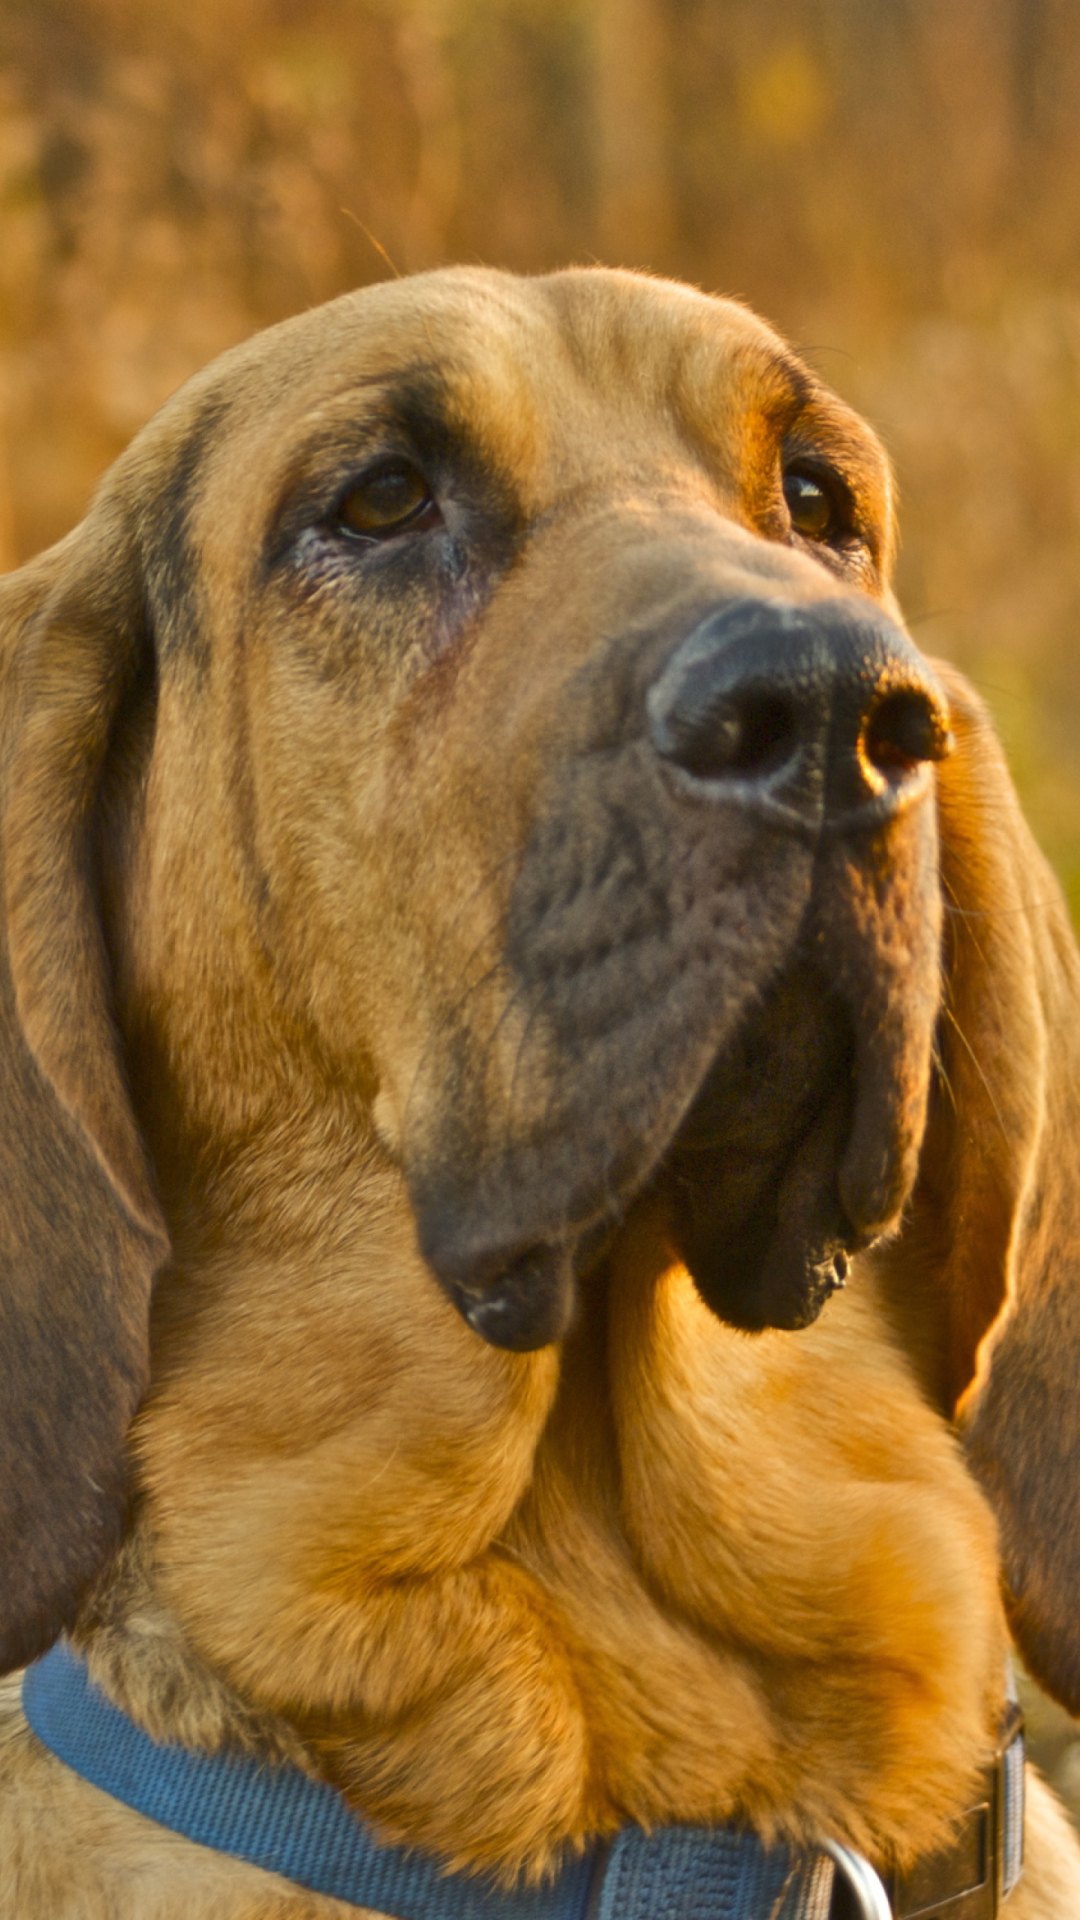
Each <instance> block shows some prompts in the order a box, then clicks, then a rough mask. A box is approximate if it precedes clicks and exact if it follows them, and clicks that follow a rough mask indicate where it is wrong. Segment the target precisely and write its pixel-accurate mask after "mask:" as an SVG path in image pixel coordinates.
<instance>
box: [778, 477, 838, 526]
mask: <svg viewBox="0 0 1080 1920" xmlns="http://www.w3.org/2000/svg"><path fill="white" fill-rule="evenodd" d="M784 499H785V500H786V502H787V510H788V513H789V514H790V515H791V524H792V527H793V528H794V530H795V532H796V533H801V534H802V535H803V537H804V538H805V539H807V540H825V539H827V537H828V535H829V534H830V533H831V532H832V531H833V523H834V521H835V519H836V508H835V503H834V502H833V500H832V498H831V497H830V495H829V494H828V492H827V491H826V489H825V487H824V486H823V485H822V483H821V481H820V480H815V478H814V476H813V474H810V473H798V472H794V473H785V475H784Z"/></svg>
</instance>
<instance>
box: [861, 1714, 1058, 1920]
mask: <svg viewBox="0 0 1080 1920" xmlns="http://www.w3.org/2000/svg"><path fill="white" fill-rule="evenodd" d="M1023 1857H1024V1720H1023V1715H1022V1714H1021V1712H1020V1709H1019V1707H1018V1706H1017V1705H1015V1703H1013V1702H1010V1703H1009V1705H1008V1706H1007V1708H1006V1710H1005V1719H1004V1721H1003V1724H1002V1730H1001V1738H1000V1742H999V1745H998V1750H997V1753H996V1754H995V1756H994V1758H993V1760H992V1761H991V1762H990V1764H989V1766H988V1767H987V1768H986V1772H985V1774H984V1776H983V1792H982V1794H981V1795H980V1797H979V1799H978V1801H977V1802H976V1804H975V1805H974V1806H973V1807H971V1808H969V1810H968V1811H967V1813H965V1814H964V1815H963V1816H962V1817H961V1819H960V1820H959V1821H958V1822H957V1827H956V1832H955V1835H954V1837H953V1840H952V1843H951V1845H949V1846H947V1847H943V1848H941V1850H940V1851H939V1852H937V1853H931V1854H927V1855H926V1856H925V1857H924V1858H923V1859H921V1860H918V1861H916V1863H915V1865H914V1867H912V1868H911V1869H910V1871H909V1872H908V1873H905V1874H897V1873H893V1874H889V1873H883V1874H882V1879H883V1881H884V1883H885V1888H886V1891H887V1893H888V1896H889V1900H890V1903H891V1905H892V1910H893V1915H894V1920H997V1916H998V1915H999V1913H1000V1912H1001V1909H1002V1906H1003V1903H1004V1901H1005V1900H1006V1898H1007V1897H1008V1895H1009V1894H1010V1893H1011V1892H1012V1890H1013V1888H1014V1886H1015V1885H1016V1882H1017V1880H1018V1879H1019V1878H1020V1869H1021V1866H1022V1865H1023ZM830 1920H861V1916H860V1913H859V1907H858V1903H857V1899H856V1896H855V1895H853V1893H852V1892H851V1890H850V1888H849V1887H848V1886H847V1885H846V1884H845V1883H844V1882H843V1881H842V1880H841V1878H840V1876H839V1875H838V1876H837V1883H836V1889H835V1892H834V1894H833V1901H832V1908H831V1912H830Z"/></svg>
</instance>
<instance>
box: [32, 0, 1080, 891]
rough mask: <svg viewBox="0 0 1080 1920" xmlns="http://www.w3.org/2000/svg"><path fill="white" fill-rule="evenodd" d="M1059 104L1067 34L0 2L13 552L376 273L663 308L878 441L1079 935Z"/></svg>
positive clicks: (745, 11)
mask: <svg viewBox="0 0 1080 1920" xmlns="http://www.w3.org/2000/svg"><path fill="white" fill-rule="evenodd" d="M1078 102H1080V9H1077V7H1076V6H1075V4H1074V0H948V4H947V5H943V4H942V3H941V0H723V4H722V5H720V4H717V0H154V4H153V6H152V7H150V6H147V5H146V0H0V446H2V449H3V457H4V484H3V487H2V489H0V553H2V554H3V558H4V561H5V562H6V563H8V564H10V563H13V562H14V561H16V560H18V559H20V558H22V557H24V556H26V555H27V554H29V553H30V552H32V551H33V550H35V549H36V548H37V547H38V546H40V545H41V544H43V543H45V542H47V541H49V540H51V539H53V538H55V537H56V536H57V535H58V534H60V533H62V532H63V531H64V530H65V529H66V528H67V527H68V526H69V525H70V524H71V523H72V522H73V521H74V520H75V519H76V518H77V517H78V516H79V514H80V513H81V512H82V510H83V507H84V505H85V502H86V499H87V496H88V494H89V491H90V489H91V487H92V485H93V482H94V480H95V478H96V476H97V475H98V473H99V472H100V471H101V469H102V468H103V467H104V466H105V464H106V463H107V462H108V461H109V460H110V459H111V458H112V457H113V455H114V454H115V453H116V452H117V451H118V450H119V448H120V447H121V446H122V445H123V443H124V442H125V441H126V440H127V438H128V437H129V436H130V435H131V433H132V432H133V431H134V430H135V428H137V427H138V426H139V425H140V424H141V422H142V421H143V420H144V419H145V418H146V416H147V415H148V414H149V413H150V412H151V411H152V410H153V408H154V407H155V406H156V405H157V404H158V403H159V402H160V401H161V400H162V399H163V398H164V397H165V395H166V394H167V393H168V392H169V391H170V390H171V389H172V388H173V387H175V386H176V385H177V384H178V383H179V382H180V381H181V380H182V379H183V378H184V377H185V375H186V374H187V373H189V372H190V371H192V370H193V369H194V368H195V367H197V366H198V365H200V364H201V363H202V362H203V361H205V360H206V359H208V358H209V357H210V356H211V355H212V354H214V353H215V352H217V351H218V350H219V349H220V348H221V347H223V346H226V345H228V344H230V343H231V342H232V341H234V340H236V339H238V338H239V337H241V336H242V335H244V334H246V333H248V332H249V331H251V330H252V329H253V328H254V327H256V326H259V325H261V324H263V323H265V322H267V321H269V320H273V319H276V318H279V317H280V316H282V315H284V314H287V313H291V312H294V311H296V310H297V309H298V308H301V307H304V306H307V305H310V304H312V303H314V302H317V301H320V300H323V299H325V298H327V297H329V296H330V295H332V294H334V293H337V292H339V291H341V290H342V289H344V288H346V287H349V286H353V285H356V284H358V283H360V282H363V281H366V280H371V279H377V278H381V277H382V276H383V275H384V274H385V273H386V272H387V271H389V268H388V267H387V264H386V261H385V260H384V259H383V257H382V255H381V253H380V248H384V249H385V250H386V253H387V254H388V255H389V256H390V258H391V259H392V260H393V262H394V263H395V265H396V266H397V267H398V268H400V269H401V270H403V271H407V270H409V269H412V268H417V267H422V266H427V265H431V264H435V263H438V262H440V261H444V260H450V259H465V260H470V259H481V260H485V261H489V262H493V263H496V264H502V265H506V266H511V267H516V268H523V269H535V268H544V267H549V266H554V265H558V264H560V263H563V262H565V261H567V260H590V259H594V258H600V259H604V260H608V261H613V262H618V263H622V264H626V265H632V266H643V267H649V268H652V269H654V270H656V271H658V272H664V273H675V274H680V275H683V276H685V277H687V278H690V279H692V280H695V281H697V282H699V283H700V284H702V285H704V286H706V287H708V288H711V289H715V290H718V291H723V292H730V293H735V294H738V295H741V296H742V297H744V298H746V299H748V300H749V301H751V302H752V304H754V305H755V306H757V307H759V308H760V309H761V310H762V311H764V312H765V313H766V314H768V315H769V316H770V317H771V318H773V319H774V320H775V321H776V322H777V323H778V324H779V325H780V326H781V328H782V329H783V330H784V331H785V332H786V333H788V334H789V335H790V337H792V338H793V339H794V340H795V342H796V343H797V344H798V345H799V346H800V347H801V348H802V349H803V350H804V351H805V352H806V353H807V354H808V355H809V357H810V358H811V359H812V360H813V361H815V362H816V364H817V365H818V366H819V367H820V369H821V370H822V371H823V372H824V373H825V375H826V376H827V377H828V378H829V379H830V380H831V382H832V383H833V384H834V385H835V386H837V387H838V388H839V389H840V390H841V391H842V392H843V393H845V394H846V395H847V396H848V397H849V398H850V399H851V400H853V401H854V402H855V404H856V405H857V406H859V407H861V408H862V409H863V410H864V411H865V412H867V413H868V414H869V415H870V416H871V417H872V418H873V419H874V420H875V421H876V423H877V424H878V426H879V427H880V429H881V430H882V432H883V434H884V436H885V439H886V441H887V442H888V444H889V446H890V447H891V449H892V452H893V455H894V457H895V460H896V463H897V467H898V471H899V475H900V481H901V488H902V493H903V496H904V501H905V512H904V546H903V551H902V558H901V566H900V588H901V594H902V597H903V599H904V602H905V604H906V607H907V609H908V612H909V615H910V617H911V619H912V621H913V623H914V625H915V631H916V632H917V634H918V636H919V638H920V640H921V641H922V643H923V644H924V645H925V646H926V647H928V648H929V649H930V650H939V651H941V652H944V653H947V654H949V655H951V656H952V657H953V658H955V659H957V660H959V661H960V662H961V663H962V664H963V665H964V666H966V667H967V668H968V670H969V671H970V672H971V673H972V674H973V676H974V677H975V678H976V679H977V680H978V681H979V682H980V684H981V685H983V687H984V688H985V690H986V691H987V693H988V695H989V697H990V699H991V702H992V704H993V706H994V708H995V711H996V713H997V716H998V720H999V723H1000V725H1001V727H1002V730H1003V732H1004V735H1005V738H1006V741H1007V744H1008V747H1009V750H1010V753H1011V756H1012V759H1013V764H1014V767H1015V770H1016V772H1017V776H1018V778H1019V781H1020V784H1021V787H1022V790H1023V794H1024V798H1025V801H1026V804H1027V807H1028V810H1029V813H1030V815H1031V817H1032V819H1033V820H1034V822H1035V825H1036V828H1037V830H1038V832H1039V834H1040V836H1041V838H1042V840H1043V842H1044V844H1045V846H1046V847H1047V849H1048V851H1049V852H1050V853H1051V855H1052V857H1053V858H1054V860H1055V861H1056V863H1057V865H1058V868H1059V871H1060V872H1061V874H1062V877H1063V879H1064V881H1065V883H1066V886H1067V888H1068V889H1069V892H1070V896H1071V898H1072V900H1073V902H1074V905H1080V672H1078V670H1077V664H1076V661H1077V651H1078V643H1080V565H1078V560H1077V554H1078V547H1080V538H1078V536H1080V112H1078V111H1077V107H1078Z"/></svg>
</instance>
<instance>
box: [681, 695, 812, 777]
mask: <svg viewBox="0 0 1080 1920" xmlns="http://www.w3.org/2000/svg"><path fill="white" fill-rule="evenodd" d="M652 735H653V742H654V745H655V746H656V749H657V751H658V752H659V753H660V754H661V755H662V756H663V758H664V759H665V760H672V761H674V762H675V764H676V765H677V766H680V767H682V768H683V769H684V771H685V772H686V773H690V774H693V776H694V778H695V779H697V780H718V779H721V778H723V776H724V775H730V774H740V773H741V774H753V775H758V774H763V773H769V772H771V771H772V770H773V768H775V767H780V766H783V765H784V764H785V763H786V762H787V761H788V760H789V759H790V758H791V755H792V753H793V752H794V750H795V748H796V746H797V745H798V730H797V726H796V717H795V710H794V707H793V706H792V705H791V703H790V702H788V701H786V700H783V699H780V698H777V697H776V696H774V695H769V694H752V693H743V694H741V695H738V696H737V697H735V698H734V699H733V698H732V697H731V696H730V695H727V694H725V695H717V694H715V693H714V694H713V695H712V697H711V698H709V697H705V698H699V699H697V700H695V699H693V698H688V697H686V696H685V695H684V697H683V699H681V700H680V701H678V702H677V703H676V704H675V706H674V707H672V708H669V709H668V711H667V712H666V713H663V714H662V715H656V716H654V717H653V718H652Z"/></svg>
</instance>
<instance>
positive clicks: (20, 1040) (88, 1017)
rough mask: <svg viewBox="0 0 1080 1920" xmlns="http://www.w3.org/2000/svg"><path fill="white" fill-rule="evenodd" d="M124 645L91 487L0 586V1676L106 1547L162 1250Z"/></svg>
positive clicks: (56, 1623)
mask: <svg viewBox="0 0 1080 1920" xmlns="http://www.w3.org/2000/svg"><path fill="white" fill-rule="evenodd" d="M144 659H145V643H144V638H143V620H142V615H141V593H140V591H139V584H138V577H137V567H136V563H135V560H134V555H133V548H132V543H131V541H130V539H129V538H127V536H126V534H125V531H124V528H123V525H122V523H121V520H120V516H119V515H118V514H117V513H115V512H111V511H110V509H109V506H108V503H107V501H103V502H102V503H101V505H100V506H99V507H98V508H97V509H96V510H95V513H94V514H93V515H92V516H91V518H90V519H89V520H87V521H86V522H85V523H84V525H83V527H81V528H80V529H78V531H77V532H76V533H75V534H73V535H72V536H70V538H69V539H68V540H67V541H65V542H63V543H62V544H61V546H59V547H56V548H53V549H52V551H51V552H50V553H48V554H46V555H43V556H42V558H41V559H40V560H39V561H37V562H35V563H33V564H32V565H31V566H29V567H26V568H24V569H23V570H22V571H21V572H19V573H16V574H12V575H9V576H8V577H7V578H6V579H5V580H3V581H0V876H2V892H0V898H2V902H3V911H2V915H0V1164H2V1169H3V1173H2V1181H3V1199H2V1204H0V1554H2V1561H3V1564H2V1574H0V1670H6V1669H7V1668H10V1667H12V1666H17V1665H19V1664H20V1663H22V1662H23V1661H25V1660H27V1659H29V1658H31V1657H33V1656H34V1655H35V1654H36V1653H38V1652H40V1651H42V1649H43V1648H45V1647H47V1646H48V1645H49V1644H50V1643H51V1641H52V1640H54V1639H55V1637H56V1635H57V1633H58V1632H59V1631H60V1629H61V1628H62V1627H63V1626H64V1624H65V1623H66V1622H67V1621H68V1620H69V1619H70V1617H71V1615H72V1613H73V1611H74V1609H75V1608H76V1607H77V1605H78V1602H79V1600H80V1598H81V1597H82V1595H83V1593H84V1592H85V1590H86V1588H87V1586H88V1585H89V1583H90V1582H91V1580H92V1579H93V1577H94V1575H95V1573H96V1572H97V1571H98V1569H99V1567H100V1566H101V1564H102V1562H103V1561H104V1559H105V1558H106V1556H107V1555H108V1553H109V1552H110V1551H111V1550H112V1549H113V1548H114V1546H115V1545H116V1543H117V1541H118V1539H119V1536H120V1531H121V1528H122V1524H123V1513H124V1504H125V1489H124V1467H123V1442H124V1436H125V1434H126V1431H127V1427H128V1425H129V1422H130V1420H131V1417H132V1414H133V1413H134V1411H135V1408H136V1406H137V1404H138V1402H139V1399H140V1397H141V1394H142V1392H143V1390H144V1387H145V1383H146V1374H147V1309H148V1301H149V1293H150V1287H151V1283H152V1280H153V1276H154V1273H155V1271H156V1270H157V1268H158V1267H159V1266H160V1265H161V1263H162V1261H163V1259H164V1257H165V1253H166V1251H167V1240H166V1234H165V1227H164V1222H163V1220H162V1216H161V1212H160V1209H159V1207H158V1204H157V1201H156V1199H155V1196H154V1190H153V1182H152V1178H151V1175H150V1171H149V1167H148V1164H147V1161H146V1156H145V1153H144V1149H143V1146H142V1143H141V1140H140V1136H139V1132H138V1128H137V1126H136V1122H135V1119H134V1116H133V1113H132V1110H131V1106H130V1102H129V1100H128V1096H127V1093H126V1090H125V1084H124V1071H123V1066H122V1061H121V1052H120V1046H119V1042H118V1038H117V1033H116V1029H115V1024H114V1019H113V1013H112V1008H111V1004H110V987H109V967H108V962H107V956H106V946H105V939H104V934H103V930H102V924H101V918H100V913H99V909H98V901H97V897H96V894H97V883H96V860H95V826H96V815H97V802H98V798H99V794H100V788H101V782H102V777H103V773H104V769H105V765H106V761H107V758H108V755H109V750H110V745H111V743H112V739H113V736H114V733H115V731H116V729H117V726H118V724H119V722H118V716H119V714H120V713H121V709H122V706H123V703H124V700H125V697H126V695H127V693H128V691H129V689H130V688H131V687H132V685H133V682H134V680H135V677H136V676H137V674H138V672H139V665H140V660H144Z"/></svg>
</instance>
